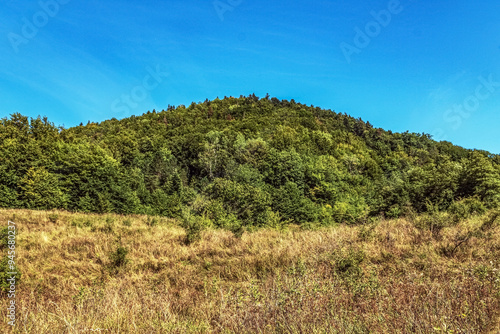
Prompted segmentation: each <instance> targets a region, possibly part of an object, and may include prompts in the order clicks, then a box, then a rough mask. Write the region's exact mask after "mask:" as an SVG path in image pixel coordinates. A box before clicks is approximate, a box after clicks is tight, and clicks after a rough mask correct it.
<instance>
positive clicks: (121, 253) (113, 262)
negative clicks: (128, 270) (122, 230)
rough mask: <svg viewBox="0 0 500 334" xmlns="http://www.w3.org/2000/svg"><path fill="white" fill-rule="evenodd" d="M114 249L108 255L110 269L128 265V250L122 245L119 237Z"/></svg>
mask: <svg viewBox="0 0 500 334" xmlns="http://www.w3.org/2000/svg"><path fill="white" fill-rule="evenodd" d="M117 243H118V245H117V247H116V249H115V250H114V251H113V252H112V253H110V254H109V261H110V266H111V268H112V269H117V268H119V267H123V266H125V265H126V264H127V263H128V259H127V254H128V252H129V251H128V249H127V248H125V247H124V246H123V245H122V241H121V237H118V240H117Z"/></svg>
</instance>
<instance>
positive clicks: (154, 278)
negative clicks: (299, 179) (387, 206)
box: [0, 210, 500, 333]
mask: <svg viewBox="0 0 500 334" xmlns="http://www.w3.org/2000/svg"><path fill="white" fill-rule="evenodd" d="M487 217H488V216H487V215H485V216H482V217H474V218H471V219H470V220H467V221H463V222H461V223H459V224H458V225H456V226H453V227H445V228H443V229H442V230H441V231H440V233H439V234H435V233H434V234H433V233H432V232H431V231H430V230H426V229H422V228H417V227H415V226H416V225H419V224H417V223H416V222H413V221H409V220H405V219H399V220H381V221H380V222H376V223H373V224H371V225H366V226H346V225H341V226H338V227H330V228H322V229H318V230H301V229H300V228H299V227H298V226H293V225H292V226H290V227H288V228H287V229H285V230H283V231H277V230H272V229H262V230H258V231H255V232H252V233H245V234H243V236H242V237H241V238H236V237H235V236H234V235H233V234H232V233H231V232H229V231H222V230H209V231H204V232H203V233H202V238H201V240H200V241H195V242H193V243H191V244H189V245H188V244H186V242H185V232H184V230H183V229H182V228H181V227H180V225H179V224H178V223H177V222H176V221H174V220H170V219H165V218H160V217H156V221H155V223H154V224H152V223H151V222H152V220H151V218H149V217H146V216H119V215H110V214H107V215H93V214H92V215H90V214H89V215H86V214H74V213H68V212H58V211H50V212H44V211H27V210H1V211H0V221H2V222H3V224H5V225H6V224H7V220H8V219H10V220H14V221H15V222H16V224H17V227H18V229H19V230H18V233H19V235H18V240H17V245H16V247H17V250H18V252H19V254H18V255H19V257H18V258H17V259H16V260H17V265H18V266H19V268H20V269H21V271H22V277H21V282H20V284H19V285H18V287H17V293H18V295H17V303H18V309H17V322H16V323H17V324H16V329H15V332H17V333H85V332H87V333H88V332H90V330H91V329H94V330H95V329H98V328H100V329H101V330H102V332H103V333H205V332H209V333H210V332H214V333H276V332H278V333H433V332H436V333H476V332H480V333H488V332H490V333H498V332H499V331H500V327H499V326H498V324H499V311H500V274H499V272H498V268H499V266H500V263H499V261H500V260H499V259H500V256H499V255H500V227H499V226H498V224H497V223H495V224H493V225H492V226H490V227H488V228H483V230H481V226H482V225H483V224H484V221H485V220H487ZM478 231H479V232H478ZM468 232H471V233H470V237H469V238H468V239H467V240H466V241H464V242H462V243H461V241H462V240H463V239H464V236H466V235H468V234H467V233H468ZM120 248H122V249H123V250H124V251H119V249H120ZM125 250H126V251H125ZM120 258H121V259H122V260H123V261H121V260H120ZM7 302H8V298H7V297H6V295H3V296H2V299H1V302H0V308H1V309H3V310H6V307H7ZM5 313H6V312H4V311H2V314H5ZM1 326H2V331H3V330H5V331H6V330H7V328H9V326H8V325H7V318H6V317H5V316H3V317H2V325H1Z"/></svg>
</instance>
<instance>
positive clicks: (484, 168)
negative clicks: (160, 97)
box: [0, 95, 500, 230]
mask: <svg viewBox="0 0 500 334" xmlns="http://www.w3.org/2000/svg"><path fill="white" fill-rule="evenodd" d="M499 204H500V156H499V155H493V154H490V153H488V152H485V151H478V150H467V149H464V148H462V147H458V146H454V145H452V144H451V143H449V142H436V141H434V140H432V138H431V136H430V135H427V134H416V133H408V132H405V133H393V132H391V131H385V130H383V129H380V128H375V127H373V126H372V125H371V124H370V123H369V122H364V121H362V120H361V119H355V118H353V117H350V116H348V115H345V114H339V113H336V112H334V111H331V110H324V109H321V108H319V107H313V106H306V105H303V104H300V103H297V102H295V101H294V100H291V101H287V100H279V99H276V98H270V97H269V96H266V97H265V98H258V97H256V96H255V95H251V96H248V97H244V96H240V97H239V98H234V97H225V98H224V99H218V98H217V99H215V100H213V101H208V100H206V101H205V102H202V103H192V104H191V105H190V106H188V107H186V106H183V105H181V106H177V107H174V106H169V107H168V108H167V110H163V111H161V112H160V111H155V110H153V111H152V112H147V113H145V114H143V115H142V116H131V117H129V118H126V119H122V120H117V119H111V120H107V121H104V122H102V123H91V122H89V123H88V124H87V125H83V124H81V125H80V126H76V127H72V128H68V129H66V128H63V127H57V126H55V125H54V124H53V123H51V122H50V121H49V120H48V119H47V118H45V117H44V118H42V117H38V118H36V119H33V118H31V119H30V118H28V117H25V116H23V115H21V114H13V115H11V116H10V118H4V119H2V120H1V126H0V207H4V208H28V209H44V210H46V209H53V208H58V209H66V210H69V211H80V212H98V213H106V212H110V213H111V212H113V213H120V214H130V213H140V214H148V215H160V216H165V217H173V218H179V219H181V220H184V221H189V222H195V223H196V224H199V225H205V226H213V227H224V228H230V229H232V230H238V229H241V228H245V227H258V226H278V225H281V224H286V223H296V224H319V225H331V224H335V223H349V224H352V223H360V222H366V221H367V220H369V219H370V217H378V216H381V215H383V216H385V217H399V216H403V215H408V214H413V213H421V212H428V211H430V210H433V211H435V212H447V213H451V214H454V215H457V216H467V215H471V214H474V213H476V212H477V213H481V212H484V211H486V210H487V209H490V208H496V207H498V206H499Z"/></svg>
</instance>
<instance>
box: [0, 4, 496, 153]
mask: <svg viewBox="0 0 500 334" xmlns="http://www.w3.org/2000/svg"><path fill="white" fill-rule="evenodd" d="M388 13H389V14H390V17H389V15H387V14H388ZM373 14H375V16H378V22H377V21H376V19H375V17H374V15H373ZM499 14H500V2H499V1H498V0H478V1H465V0H458V1H457V0H455V1H451V0H442V1H423V0H420V1H419V0H401V1H400V2H399V1H397V0H391V1H386V0H383V1H379V0H377V1H373V0H372V1H356V0H349V1H348V0H338V1H326V0H317V1H314V2H311V1H292V0H287V1H284V0H277V1H263V0H243V1H240V0H221V1H215V2H214V1H211V0H204V1H200V0H192V1H190V0H182V1H180V0H179V1H178V0H175V1H151V0H141V1H138V0H137V1H115V0H107V1H96V0H85V1H83V0H41V1H40V2H39V1H31V0H30V1H28V0H26V1H21V0H5V1H3V3H2V9H1V10H0V31H1V35H2V36H1V38H0V100H1V102H2V103H1V106H0V117H8V116H9V115H10V114H12V113H14V112H20V113H22V114H24V115H28V116H32V117H36V116H37V115H42V116H48V117H49V119H50V120H51V121H52V122H54V123H55V124H56V125H64V126H66V127H69V126H74V125H78V124H79V123H80V122H83V123H86V122H87V121H88V120H91V121H103V120H105V119H109V118H112V117H116V118H118V119H121V118H124V117H127V116H130V115H132V114H135V115H140V114H142V113H143V112H146V111H148V110H152V109H157V110H161V109H166V107H167V105H168V104H171V105H179V104H185V105H188V104H190V103H191V102H192V101H195V102H198V101H204V100H205V99H206V98H208V99H214V98H215V97H217V96H219V97H221V98H222V97H223V96H240V95H248V94H251V93H255V94H257V95H258V96H261V97H262V96H265V94H266V93H269V94H270V95H271V96H276V97H278V98H281V99H292V98H293V99H295V100H296V101H298V102H302V103H305V104H308V105H310V104H313V105H315V106H320V107H322V108H326V109H333V110H335V111H337V112H342V113H343V112H346V113H348V114H350V115H352V116H354V117H361V118H362V119H363V120H365V121H370V123H372V124H373V125H374V126H376V127H382V128H384V129H388V130H393V131H406V130H409V131H410V132H419V133H420V132H425V133H430V134H433V135H434V136H435V138H436V139H445V140H449V141H451V142H453V143H454V144H457V145H461V146H464V147H466V148H480V149H485V150H489V151H490V152H492V153H497V154H498V153H500V140H499V139H500V131H499V125H500V19H499ZM151 73H152V74H151Z"/></svg>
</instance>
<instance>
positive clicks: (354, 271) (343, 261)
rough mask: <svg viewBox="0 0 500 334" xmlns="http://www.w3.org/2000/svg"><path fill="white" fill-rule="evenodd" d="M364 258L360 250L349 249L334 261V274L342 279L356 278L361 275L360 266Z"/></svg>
mask: <svg viewBox="0 0 500 334" xmlns="http://www.w3.org/2000/svg"><path fill="white" fill-rule="evenodd" d="M365 257H366V256H365V253H364V252H363V251H362V250H354V249H352V248H349V249H348V251H347V252H344V253H343V254H340V255H339V257H338V258H337V259H335V267H334V268H335V272H336V273H337V274H338V275H340V276H343V277H351V278H358V277H360V276H361V275H362V273H363V269H362V268H361V266H360V264H361V263H362V262H363V261H364V260H365Z"/></svg>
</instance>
